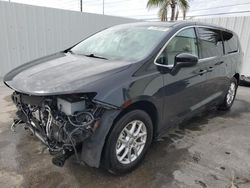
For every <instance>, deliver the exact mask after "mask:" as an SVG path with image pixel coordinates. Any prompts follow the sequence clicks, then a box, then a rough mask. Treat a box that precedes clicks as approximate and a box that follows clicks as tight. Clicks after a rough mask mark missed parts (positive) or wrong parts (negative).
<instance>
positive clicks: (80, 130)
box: [12, 92, 113, 166]
mask: <svg viewBox="0 0 250 188" xmlns="http://www.w3.org/2000/svg"><path fill="white" fill-rule="evenodd" d="M94 95H95V94H94V93H89V94H71V95H63V96H48V97H44V96H30V95H26V94H22V93H18V92H14V93H13V94H12V100H13V101H14V103H15V104H16V106H17V108H18V111H17V119H15V120H14V123H13V125H12V129H13V130H14V128H15V127H16V126H17V125H24V128H25V129H29V130H30V131H31V132H32V133H33V134H34V135H35V136H36V137H37V138H39V140H41V141H42V142H43V143H44V144H45V145H46V146H47V147H48V149H49V151H50V153H51V154H52V155H55V157H54V158H53V159H52V162H53V163H54V164H55V165H57V166H63V165H64V162H65V160H66V159H67V158H69V157H70V156H71V155H72V154H75V155H76V159H77V160H78V161H79V158H78V155H77V151H78V148H80V146H81V143H82V142H83V141H84V140H85V139H87V138H88V137H90V136H91V135H92V134H93V133H94V132H95V130H96V129H97V128H98V126H99V119H100V117H101V116H102V114H103V113H104V112H105V111H106V110H108V109H112V108H113V107H112V106H109V105H107V104H102V103H99V102H97V101H93V100H92V99H93V97H94Z"/></svg>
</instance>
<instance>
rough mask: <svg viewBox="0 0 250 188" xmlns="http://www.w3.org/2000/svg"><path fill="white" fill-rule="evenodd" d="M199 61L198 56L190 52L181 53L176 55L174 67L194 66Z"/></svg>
mask: <svg viewBox="0 0 250 188" xmlns="http://www.w3.org/2000/svg"><path fill="white" fill-rule="evenodd" d="M197 63H198V57H197V56H195V55H193V54H189V53H180V54H177V55H176V56H175V62H174V67H176V68H181V67H192V66H195V65H196V64H197Z"/></svg>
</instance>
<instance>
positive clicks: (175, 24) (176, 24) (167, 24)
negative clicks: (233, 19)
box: [123, 21, 232, 32]
mask: <svg viewBox="0 0 250 188" xmlns="http://www.w3.org/2000/svg"><path fill="white" fill-rule="evenodd" d="M123 25H128V26H149V27H150V26H157V27H187V26H195V25H198V26H207V27H213V28H217V29H220V30H225V31H230V30H228V29H226V28H223V27H220V26H218V25H213V24H207V23H202V22H196V21H168V22H160V21H148V22H133V23H128V24H123ZM230 32H232V31H230Z"/></svg>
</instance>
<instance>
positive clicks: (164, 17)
mask: <svg viewBox="0 0 250 188" xmlns="http://www.w3.org/2000/svg"><path fill="white" fill-rule="evenodd" d="M168 7H169V1H165V2H164V3H163V4H162V6H161V7H160V10H159V12H158V16H159V17H160V19H161V21H168Z"/></svg>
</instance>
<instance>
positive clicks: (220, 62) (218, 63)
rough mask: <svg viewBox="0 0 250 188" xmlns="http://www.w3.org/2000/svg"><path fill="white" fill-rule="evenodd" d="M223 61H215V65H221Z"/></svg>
mask: <svg viewBox="0 0 250 188" xmlns="http://www.w3.org/2000/svg"><path fill="white" fill-rule="evenodd" d="M222 63H224V61H219V62H217V63H215V65H221V64H222Z"/></svg>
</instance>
